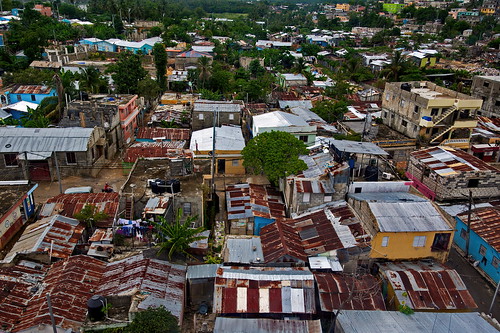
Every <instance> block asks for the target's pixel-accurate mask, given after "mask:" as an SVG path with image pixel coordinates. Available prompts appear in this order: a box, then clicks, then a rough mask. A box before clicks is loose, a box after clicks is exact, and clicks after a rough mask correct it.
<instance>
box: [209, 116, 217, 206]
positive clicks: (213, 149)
mask: <svg viewBox="0 0 500 333" xmlns="http://www.w3.org/2000/svg"><path fill="white" fill-rule="evenodd" d="M218 111H219V110H218V108H215V109H214V121H213V127H212V128H213V131H212V170H211V179H210V198H211V199H214V194H215V163H216V162H217V160H216V159H215V143H216V141H217V140H216V139H215V135H216V131H215V126H216V124H217V114H218Z"/></svg>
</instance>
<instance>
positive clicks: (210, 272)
mask: <svg viewBox="0 0 500 333" xmlns="http://www.w3.org/2000/svg"><path fill="white" fill-rule="evenodd" d="M220 266H222V265H218V264H206V265H193V266H188V268H187V273H186V279H187V280H191V279H208V278H215V275H216V274H217V269H219V267H220Z"/></svg>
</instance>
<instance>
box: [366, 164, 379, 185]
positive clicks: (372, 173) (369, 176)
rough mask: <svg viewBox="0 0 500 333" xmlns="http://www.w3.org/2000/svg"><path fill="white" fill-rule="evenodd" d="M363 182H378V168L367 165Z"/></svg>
mask: <svg viewBox="0 0 500 333" xmlns="http://www.w3.org/2000/svg"><path fill="white" fill-rule="evenodd" d="M365 180H367V181H369V182H376V181H378V167H377V166H375V165H368V166H367V167H366V169H365Z"/></svg>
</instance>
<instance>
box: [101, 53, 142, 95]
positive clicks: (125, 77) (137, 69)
mask: <svg viewBox="0 0 500 333" xmlns="http://www.w3.org/2000/svg"><path fill="white" fill-rule="evenodd" d="M106 71H107V72H108V73H112V74H111V78H113V81H114V84H115V89H116V92H118V93H119V94H136V93H137V92H138V86H139V82H140V81H141V80H143V79H144V78H145V77H146V76H147V74H148V72H147V71H146V70H145V69H144V68H143V67H142V63H141V56H140V55H138V54H133V53H132V52H122V53H120V54H119V55H118V61H117V62H116V63H114V64H112V65H110V66H109V67H108V69H107V70H106Z"/></svg>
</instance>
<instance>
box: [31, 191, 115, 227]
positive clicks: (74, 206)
mask: <svg viewBox="0 0 500 333" xmlns="http://www.w3.org/2000/svg"><path fill="white" fill-rule="evenodd" d="M118 200H119V199H118V193H117V192H112V193H103V192H101V193H74V194H59V195H57V196H55V197H52V198H50V199H48V200H47V202H46V203H45V204H44V205H43V207H42V210H41V211H40V216H41V217H47V216H51V215H54V214H61V215H64V216H67V217H73V216H74V215H75V214H77V213H79V212H80V211H81V210H82V209H83V208H84V207H85V206H86V205H94V206H96V207H97V208H98V209H99V211H100V212H103V213H106V215H108V218H106V219H104V220H103V221H100V222H98V223H96V226H97V227H101V228H107V227H111V226H112V224H113V220H114V218H115V215H116V212H117V210H118V205H119V201H118Z"/></svg>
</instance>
